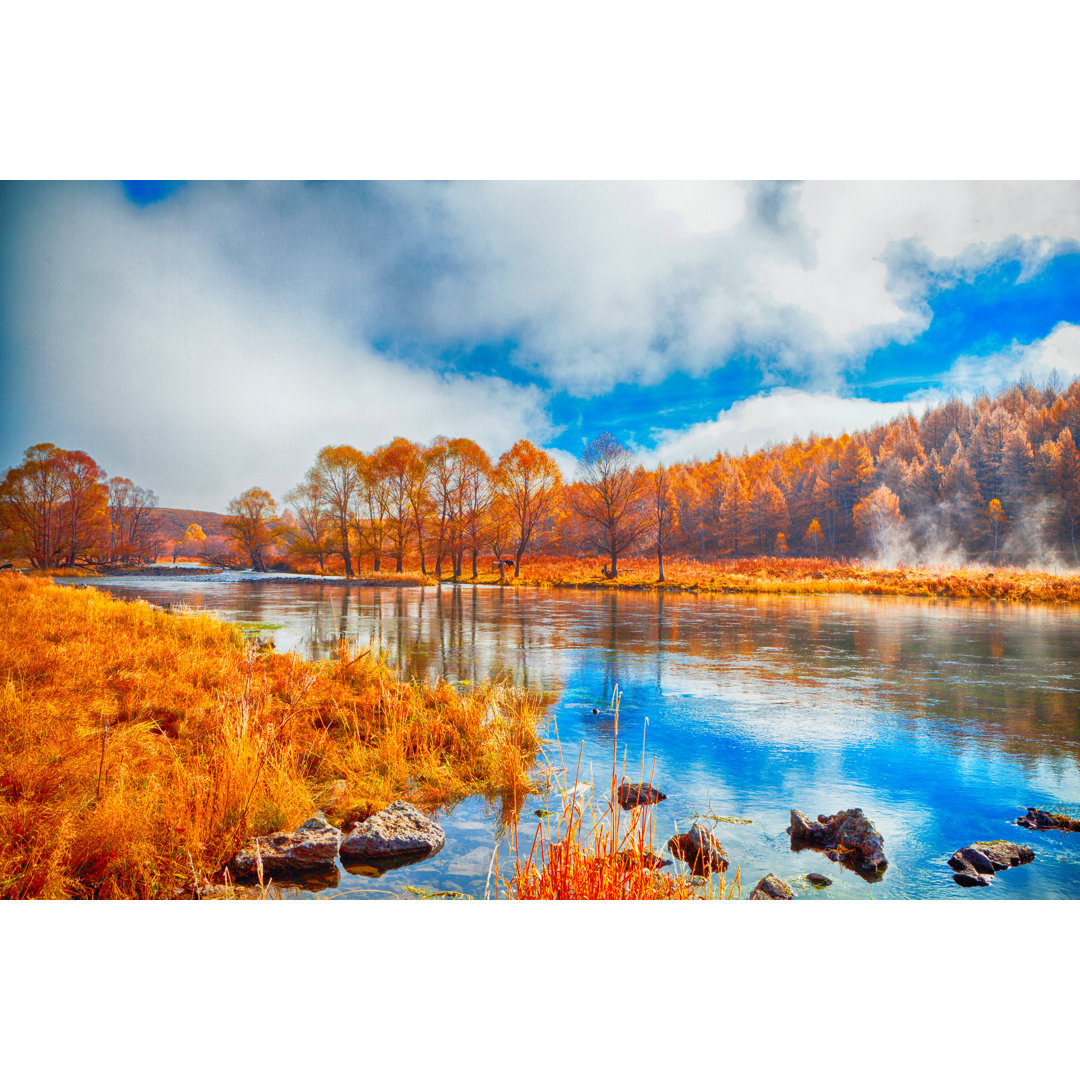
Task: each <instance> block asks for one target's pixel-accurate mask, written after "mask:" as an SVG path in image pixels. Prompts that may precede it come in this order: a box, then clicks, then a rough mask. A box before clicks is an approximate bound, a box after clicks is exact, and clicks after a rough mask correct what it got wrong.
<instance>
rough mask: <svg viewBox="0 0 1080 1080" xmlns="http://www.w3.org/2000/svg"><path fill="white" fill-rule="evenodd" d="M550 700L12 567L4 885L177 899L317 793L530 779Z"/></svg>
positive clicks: (1, 764)
mask: <svg viewBox="0 0 1080 1080" xmlns="http://www.w3.org/2000/svg"><path fill="white" fill-rule="evenodd" d="M540 714H541V703H540V702H539V701H537V700H536V699H529V698H526V697H525V696H524V695H522V694H520V693H518V692H516V691H513V690H511V689H509V688H507V687H503V686H490V685H487V686H483V687H480V688H479V689H478V690H477V691H476V692H475V693H472V694H469V695H467V696H463V695H461V694H459V693H458V692H457V691H456V690H455V689H454V688H453V687H451V686H448V685H446V684H439V685H436V686H427V685H415V684H407V683H403V682H401V681H400V680H399V679H398V678H397V677H396V675H395V674H394V673H393V672H391V671H390V670H389V669H388V667H387V665H386V663H385V661H384V659H383V658H382V657H380V656H377V655H374V654H372V653H371V652H369V651H367V650H360V651H348V650H345V651H342V652H341V653H339V655H338V656H337V657H336V658H335V659H334V660H332V661H325V662H321V663H309V662H305V661H302V660H300V659H299V658H297V657H295V656H293V655H291V654H288V655H278V654H274V653H269V654H268V653H260V652H258V651H257V650H256V649H255V648H254V647H253V646H250V645H245V643H244V641H243V635H242V634H241V632H240V631H239V630H238V629H237V628H235V627H232V626H229V625H227V624H225V623H223V622H221V621H219V620H218V619H216V618H214V617H212V616H207V615H202V614H196V613H191V614H183V615H177V614H170V613H166V612H163V611H159V610H157V609H155V608H153V607H151V606H150V605H149V604H146V603H143V602H136V603H127V602H124V601H120V600H116V599H113V598H112V597H109V596H106V595H105V594H103V593H99V592H97V591H95V590H93V589H85V590H72V589H65V588H62V587H60V586H58V585H54V584H53V583H51V582H49V581H42V580H34V579H27V578H25V577H23V576H22V575H4V576H3V577H2V578H0V896H2V897H108V898H121V897H168V896H172V895H174V893H175V892H176V890H178V889H190V888H191V887H193V886H194V885H197V884H200V883H202V882H203V881H205V880H206V879H208V878H212V877H213V876H214V875H215V873H216V872H217V871H218V870H219V869H220V867H221V866H222V865H223V863H224V862H225V861H226V860H227V859H228V858H229V857H230V856H231V855H232V853H233V852H234V851H235V850H236V848H237V847H238V845H240V844H241V843H242V841H243V840H245V839H246V838H247V837H248V836H251V835H253V834H262V833H267V832H271V831H273V830H275V829H280V828H292V827H294V826H295V825H297V824H298V823H299V822H300V821H302V820H303V819H305V818H306V817H308V816H309V815H310V814H311V813H312V811H313V810H314V809H316V808H317V807H319V808H322V809H324V810H326V812H327V815H328V817H329V818H330V820H331V821H335V822H337V823H339V824H340V823H341V822H343V821H344V820H346V819H349V818H355V817H362V816H364V815H366V814H367V813H370V812H372V811H374V810H376V809H379V808H381V807H382V806H384V805H386V804H387V803H389V802H391V801H392V800H393V799H394V798H396V797H399V796H402V795H408V796H409V797H411V798H413V799H414V800H415V801H417V802H418V803H420V804H421V805H424V806H427V807H429V808H432V807H434V806H437V805H440V804H445V803H448V802H453V801H454V800H456V799H459V798H461V797H463V796H465V795H468V794H473V793H476V792H482V793H485V794H487V795H488V796H489V797H492V798H495V797H497V796H500V795H502V796H507V795H508V796H509V797H510V798H511V801H517V800H518V799H520V797H521V795H522V793H523V792H524V791H525V790H527V788H528V786H529V784H530V776H529V769H530V768H531V766H532V764H533V761H534V758H535V754H536V751H537V749H538V747H539V741H538V738H537V734H536V727H537V722H538V720H539V718H540Z"/></svg>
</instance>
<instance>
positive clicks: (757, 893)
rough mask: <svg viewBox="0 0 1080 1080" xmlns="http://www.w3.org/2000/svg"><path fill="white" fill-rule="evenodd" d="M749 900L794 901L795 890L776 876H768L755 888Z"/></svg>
mask: <svg viewBox="0 0 1080 1080" xmlns="http://www.w3.org/2000/svg"><path fill="white" fill-rule="evenodd" d="M747 899H748V900H794V899H795V890H794V889H792V887H791V886H790V885H789V884H788V883H787V882H786V881H781V880H780V878H778V877H777V876H776V875H775V874H766V875H765V877H763V878H762V879H761V880H760V881H759V882H758V883H757V884H756V885H755V886H754V891H753V892H752V893H751V894H750V895H749V896H748V897H747Z"/></svg>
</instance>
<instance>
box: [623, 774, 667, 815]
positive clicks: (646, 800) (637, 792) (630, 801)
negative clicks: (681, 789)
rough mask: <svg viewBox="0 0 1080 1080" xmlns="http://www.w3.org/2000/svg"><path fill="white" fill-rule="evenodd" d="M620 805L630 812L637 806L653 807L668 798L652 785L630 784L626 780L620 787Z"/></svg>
mask: <svg viewBox="0 0 1080 1080" xmlns="http://www.w3.org/2000/svg"><path fill="white" fill-rule="evenodd" d="M618 798H619V805H620V806H621V807H622V808H623V809H624V810H630V809H631V808H632V807H635V806H651V805H652V804H653V803H658V802H661V801H663V800H664V799H666V798H667V796H666V795H665V794H664V793H663V792H662V791H659V790H657V789H656V788H654V787H653V786H652V785H651V784H630V783H628V782H627V781H626V780H624V781H623V782H622V783H621V784H620V785H619V792H618Z"/></svg>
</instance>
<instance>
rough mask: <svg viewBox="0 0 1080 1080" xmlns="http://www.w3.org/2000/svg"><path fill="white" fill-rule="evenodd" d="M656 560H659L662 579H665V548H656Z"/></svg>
mask: <svg viewBox="0 0 1080 1080" xmlns="http://www.w3.org/2000/svg"><path fill="white" fill-rule="evenodd" d="M656 562H657V565H658V566H659V567H660V580H661V581H663V580H664V549H663V548H662V547H658V548H657V549H656Z"/></svg>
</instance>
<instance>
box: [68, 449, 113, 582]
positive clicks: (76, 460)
mask: <svg viewBox="0 0 1080 1080" xmlns="http://www.w3.org/2000/svg"><path fill="white" fill-rule="evenodd" d="M59 469H60V497H61V500H62V505H63V510H62V515H61V518H62V521H61V526H62V532H63V537H64V540H63V546H64V552H63V557H62V561H63V563H64V565H66V566H69V567H71V566H74V565H75V560H76V559H79V558H81V557H84V556H86V555H88V554H90V553H91V552H92V551H93V550H94V549H95V548H97V547H99V546H100V543H101V539H102V536H103V533H104V525H105V509H106V505H107V503H108V488H107V486H106V485H105V483H104V481H105V475H106V474H105V470H104V469H103V468H101V467H100V466H99V465H98V463H97V462H96V461H94V459H93V458H92V457H90V455H89V454H85V453H83V452H82V451H81V450H69V451H61V452H60V456H59Z"/></svg>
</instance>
